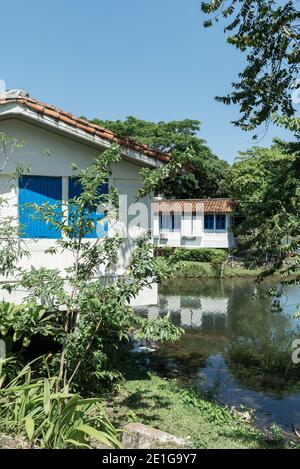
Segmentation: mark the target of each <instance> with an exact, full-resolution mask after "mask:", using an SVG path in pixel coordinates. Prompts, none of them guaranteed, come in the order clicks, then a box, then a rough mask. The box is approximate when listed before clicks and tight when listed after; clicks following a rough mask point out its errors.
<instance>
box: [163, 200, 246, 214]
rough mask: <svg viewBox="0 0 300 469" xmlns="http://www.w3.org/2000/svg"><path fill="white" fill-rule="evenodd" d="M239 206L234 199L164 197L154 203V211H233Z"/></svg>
mask: <svg viewBox="0 0 300 469" xmlns="http://www.w3.org/2000/svg"><path fill="white" fill-rule="evenodd" d="M237 206H238V202H237V201H236V200H233V199H163V200H159V201H157V202H155V203H154V213H159V212H164V213H170V212H175V213H182V212H185V213H191V212H198V213H232V212H234V211H235V210H236V209H237Z"/></svg>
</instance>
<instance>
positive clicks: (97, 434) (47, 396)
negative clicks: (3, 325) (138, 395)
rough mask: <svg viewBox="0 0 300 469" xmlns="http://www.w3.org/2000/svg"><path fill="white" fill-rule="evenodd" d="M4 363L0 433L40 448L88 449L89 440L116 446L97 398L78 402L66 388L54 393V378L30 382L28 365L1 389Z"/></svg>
mask: <svg viewBox="0 0 300 469" xmlns="http://www.w3.org/2000/svg"><path fill="white" fill-rule="evenodd" d="M8 362H9V360H4V361H0V425H1V430H2V432H4V433H8V434H10V435H16V436H22V437H25V438H26V439H27V440H28V441H29V443H30V445H31V446H38V447H42V448H52V449H54V448H55V449H59V448H90V447H91V440H92V439H94V440H95V441H97V442H98V443H100V444H101V445H104V446H105V447H114V448H116V447H120V443H119V441H118V439H117V436H116V430H115V429H114V427H113V426H112V425H111V424H110V422H109V421H108V420H107V418H106V417H105V416H104V414H103V409H102V407H101V403H100V400H99V399H98V398H94V399H82V398H81V397H80V396H79V395H78V394H72V393H70V392H69V391H68V389H67V388H66V389H63V390H61V391H60V392H56V390H55V386H56V381H57V378H51V377H48V378H44V379H42V378H38V379H34V378H33V377H32V369H31V367H30V365H27V366H25V367H24V368H23V369H22V370H21V372H20V373H19V374H18V375H17V376H16V378H15V379H13V380H12V381H10V382H9V383H8V384H6V385H5V386H3V387H1V385H2V384H3V378H4V377H5V376H6V375H5V371H4V369H5V365H7V364H8Z"/></svg>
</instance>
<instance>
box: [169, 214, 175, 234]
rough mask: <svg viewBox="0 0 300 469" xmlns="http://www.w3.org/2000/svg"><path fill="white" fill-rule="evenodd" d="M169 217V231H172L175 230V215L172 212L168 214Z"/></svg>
mask: <svg viewBox="0 0 300 469" xmlns="http://www.w3.org/2000/svg"><path fill="white" fill-rule="evenodd" d="M170 217H171V230H172V231H174V230H175V215H174V212H171V213H170Z"/></svg>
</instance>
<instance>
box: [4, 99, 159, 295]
mask: <svg viewBox="0 0 300 469" xmlns="http://www.w3.org/2000/svg"><path fill="white" fill-rule="evenodd" d="M0 133H2V134H5V135H6V136H8V137H13V138H15V139H17V140H18V141H19V142H24V143H25V145H24V146H23V148H18V147H17V148H15V149H14V152H13V155H12V157H11V158H8V155H7V151H9V150H8V149H7V148H6V149H5V148H0V197H1V198H4V199H6V200H7V207H6V208H5V209H2V213H0V218H3V217H4V216H7V215H9V216H12V217H14V218H15V219H16V220H18V218H20V216H21V215H20V211H19V209H18V206H19V205H20V201H22V203H26V202H37V203H43V202H45V201H50V202H51V201H55V202H57V201H62V205H64V204H67V201H68V199H69V197H72V196H74V194H73V195H71V193H70V191H71V192H72V183H71V181H72V178H71V177H72V175H73V171H72V169H71V166H72V164H73V163H75V164H77V165H78V166H79V167H80V168H84V167H87V166H88V165H89V164H90V163H91V162H92V161H93V159H94V158H95V157H96V156H98V155H99V153H100V152H103V151H104V150H105V149H107V148H109V147H110V146H111V145H112V143H117V144H119V145H120V146H121V153H122V160H120V161H119V162H117V163H114V164H113V166H112V173H111V176H110V178H109V181H108V187H109V186H113V187H115V188H116V189H117V190H118V192H119V194H120V195H126V196H127V204H128V207H129V206H130V204H132V203H133V202H134V201H135V196H136V193H137V190H138V189H139V188H140V187H141V185H142V182H141V177H140V174H139V173H140V170H141V168H142V167H148V168H158V167H159V166H161V165H162V164H164V162H166V161H167V157H166V155H164V154H161V153H159V152H156V151H153V150H152V149H150V148H148V147H147V146H145V145H142V144H138V143H134V142H132V141H129V140H126V139H124V138H120V137H118V136H117V135H116V134H114V133H113V132H110V131H108V130H106V129H104V128H102V127H100V126H98V125H94V124H91V123H90V122H88V121H86V120H84V119H80V118H78V117H75V116H74V115H72V114H70V113H67V112H65V111H62V110H60V109H57V108H56V107H54V106H50V105H48V104H45V103H42V102H40V101H37V100H36V99H33V98H31V97H29V96H28V94H27V93H25V92H22V91H20V90H12V91H8V92H6V94H5V95H4V96H1V97H0ZM45 150H48V151H49V153H48V152H47V154H46V153H45ZM24 163H25V164H26V165H28V166H29V168H30V173H29V175H28V176H23V177H22V178H20V180H19V183H18V187H15V188H11V185H10V183H9V182H10V177H11V174H12V173H13V172H14V171H15V167H16V165H17V164H24ZM151 201H152V199H151V198H150V197H148V198H147V199H144V200H143V203H144V204H145V205H146V206H147V207H148V212H149V219H150V217H151V209H150V206H151ZM52 203H53V202H52ZM62 216H63V215H62ZM133 216H134V213H132V212H131V218H132V217H133ZM27 221H28V220H27ZM149 225H150V226H151V223H150V220H149ZM59 237H61V233H58V232H56V231H55V230H53V229H51V228H50V227H49V225H47V224H45V223H44V222H42V221H41V220H35V221H34V220H33V221H32V220H31V222H30V223H28V224H27V226H26V223H25V232H24V235H23V238H24V242H25V243H26V247H27V250H28V251H29V252H30V258H29V259H27V258H24V259H23V260H22V265H23V267H27V268H39V267H42V266H43V267H56V268H60V269H62V270H63V269H65V267H67V266H68V265H70V264H71V263H72V258H71V254H70V253H67V252H66V253H64V254H62V255H60V256H56V257H54V256H53V255H50V254H48V255H47V254H45V253H44V251H45V249H47V248H49V247H51V246H53V245H54V243H55V241H56V239H57V238H59ZM132 248H133V241H132V239H128V238H125V239H124V242H123V245H122V249H121V250H120V253H119V262H118V266H117V270H116V272H115V273H116V275H122V274H123V273H124V266H125V265H126V263H127V261H128V259H129V258H130V255H131V252H132ZM99 274H100V275H101V274H103V273H101V271H99ZM0 275H1V273H0ZM0 279H1V278H0ZM2 280H3V279H2ZM1 295H2V297H3V294H2V293H1V292H0V296H1ZM149 301H150V302H152V300H149V296H147V298H145V297H144V298H143V300H142V301H141V302H142V304H145V302H146V303H148V304H149ZM155 302H156V297H155V299H154V303H155Z"/></svg>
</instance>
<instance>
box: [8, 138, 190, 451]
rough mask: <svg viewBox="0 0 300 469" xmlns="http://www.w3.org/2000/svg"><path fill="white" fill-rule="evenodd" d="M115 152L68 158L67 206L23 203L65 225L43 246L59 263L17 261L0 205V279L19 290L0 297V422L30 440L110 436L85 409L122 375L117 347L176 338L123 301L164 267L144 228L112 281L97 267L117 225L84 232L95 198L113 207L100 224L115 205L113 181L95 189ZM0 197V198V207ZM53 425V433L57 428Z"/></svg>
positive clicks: (114, 245)
mask: <svg viewBox="0 0 300 469" xmlns="http://www.w3.org/2000/svg"><path fill="white" fill-rule="evenodd" d="M2 138H3V142H5V145H4V147H3V151H6V150H7V151H9V147H10V145H14V142H13V141H11V139H9V138H6V137H4V136H2ZM119 158H120V151H119V148H118V147H117V146H112V147H111V148H110V149H109V150H107V151H105V152H104V153H102V154H101V155H100V156H99V157H98V158H96V159H95V160H94V161H93V163H92V164H91V165H90V166H89V167H87V168H85V169H79V168H78V167H75V166H74V168H73V169H74V177H75V178H76V183H77V184H78V185H80V188H81V191H80V195H78V196H76V197H74V198H72V199H70V200H69V201H68V207H69V210H68V216H63V217H62V219H58V217H57V211H56V210H57V208H58V205H57V204H54V205H49V204H48V203H45V204H42V205H37V204H29V207H28V208H33V209H34V213H35V215H34V216H35V218H40V219H42V220H43V221H45V222H47V223H48V224H50V225H51V226H53V227H55V228H56V229H57V230H59V231H61V232H62V234H63V235H64V236H63V237H62V238H59V239H57V241H56V243H55V245H54V246H53V247H52V248H51V249H49V250H47V252H46V253H45V254H47V255H61V254H62V253H65V252H69V253H71V254H72V259H74V261H73V263H71V265H69V266H67V267H66V268H65V270H64V271H60V270H58V269H56V268H55V267H53V268H45V267H41V268H36V269H31V270H30V268H28V269H26V268H25V269H22V268H21V267H20V266H19V261H20V259H22V257H24V256H27V255H28V253H27V251H26V250H25V249H24V246H26V245H25V243H23V242H22V239H21V238H20V237H19V235H20V233H21V232H22V229H23V227H19V226H18V225H16V224H15V220H14V219H13V217H11V216H6V215H5V211H3V210H1V212H0V213H1V226H2V232H3V233H5V236H3V237H2V239H1V242H0V271H1V273H2V275H3V276H6V277H7V279H6V282H4V283H2V284H1V286H2V288H6V289H8V290H9V291H12V290H13V289H16V288H22V289H24V290H25V291H26V292H27V293H26V294H27V296H26V298H25V300H24V301H23V304H22V306H15V305H13V304H10V303H5V302H3V303H1V305H0V338H1V339H2V340H4V342H5V345H6V359H5V360H4V361H2V360H1V367H0V425H1V427H2V428H3V429H11V431H12V432H15V433H17V434H20V435H24V434H25V433H26V435H27V437H28V438H29V440H30V442H31V444H33V445H34V444H36V445H38V446H44V447H62V446H75V447H81V446H84V445H86V446H89V445H90V440H91V438H94V437H95V438H96V439H98V440H100V441H102V443H104V444H107V445H110V446H117V444H118V443H117V440H116V434H115V431H114V430H112V429H111V426H110V425H109V423H107V422H106V421H105V418H104V417H103V416H102V415H98V417H97V418H92V417H91V416H90V412H93V411H95V410H97V409H96V406H97V402H98V396H99V394H101V392H102V390H103V388H105V387H106V388H107V387H110V386H112V385H114V384H116V383H120V382H121V381H122V375H121V373H120V371H119V369H118V363H119V361H120V356H121V354H122V347H124V346H125V345H126V343H128V342H129V341H130V338H131V337H132V335H133V334H135V335H136V336H138V337H140V338H143V337H145V338H147V339H153V340H160V339H161V340H176V339H177V338H178V337H179V336H180V335H181V333H182V331H181V329H179V328H177V327H176V326H174V325H173V324H172V323H171V322H170V321H169V318H168V317H165V318H160V319H157V320H147V319H145V318H141V317H139V316H137V315H136V314H135V313H134V311H133V309H132V307H131V306H130V301H131V300H132V299H133V298H134V297H135V296H136V295H137V294H138V293H139V291H140V290H141V289H142V288H144V287H147V286H150V285H151V283H152V282H159V281H160V279H161V277H163V278H165V277H166V275H167V271H168V269H167V268H166V267H165V268H164V269H161V268H160V266H159V264H158V263H157V261H156V260H155V259H153V257H152V256H151V245H150V244H149V242H148V240H147V237H145V238H139V239H136V240H135V244H136V246H135V251H134V253H133V256H132V258H131V259H130V261H129V263H128V265H127V269H126V271H127V275H126V277H117V278H116V279H115V280H114V281H104V280H103V279H102V278H101V277H99V275H98V269H99V265H102V266H103V267H105V268H106V271H109V272H113V268H114V266H115V264H116V262H117V260H118V252H119V249H120V246H121V243H122V238H120V237H118V236H117V235H116V236H113V237H101V236H100V237H98V238H95V239H92V238H91V239H90V240H86V239H84V238H86V236H87V235H88V234H90V233H91V232H93V230H95V224H94V222H95V217H94V209H95V207H98V206H110V207H111V210H110V212H109V213H107V214H106V215H105V216H104V218H102V220H101V221H99V224H100V227H99V226H98V227H97V229H100V231H101V230H102V229H103V224H104V223H107V222H108V220H109V219H112V220H114V219H115V218H116V217H117V210H113V207H115V209H117V207H118V194H117V193H116V191H115V189H114V188H112V189H111V190H110V192H109V193H108V194H103V191H101V188H102V186H103V184H104V183H105V182H106V181H107V178H108V176H109V172H110V168H111V165H112V164H113V163H114V162H117V161H118V160H119ZM23 170H24V168H23ZM13 176H14V175H12V178H11V184H12V185H13V184H14V181H15V178H14V177H13ZM6 203H7V201H6V200H1V207H3V206H4V205H5V204H6ZM58 204H59V203H58ZM22 209H26V207H23V208H22ZM62 210H63V211H65V210H66V208H63V207H62ZM66 285H67V286H68V288H66ZM40 355H41V357H40ZM80 395H84V396H85V397H91V396H94V395H96V396H97V400H96V401H94V400H82V399H81V397H80ZM68 400H69V402H68ZM12 403H15V408H14V407H13V406H12ZM98 410H99V409H98ZM98 414H99V412H98ZM1 419H2V420H1ZM88 423H90V424H93V425H96V428H93V427H91V425H88ZM97 427H98V428H97ZM102 428H104V430H105V431H104V434H103V432H102ZM58 429H59V434H58V433H56V434H55V433H54V432H58ZM97 432H100V434H99V433H97ZM101 432H102V433H101ZM97 437H98V438H97ZM110 437H111V438H110Z"/></svg>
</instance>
